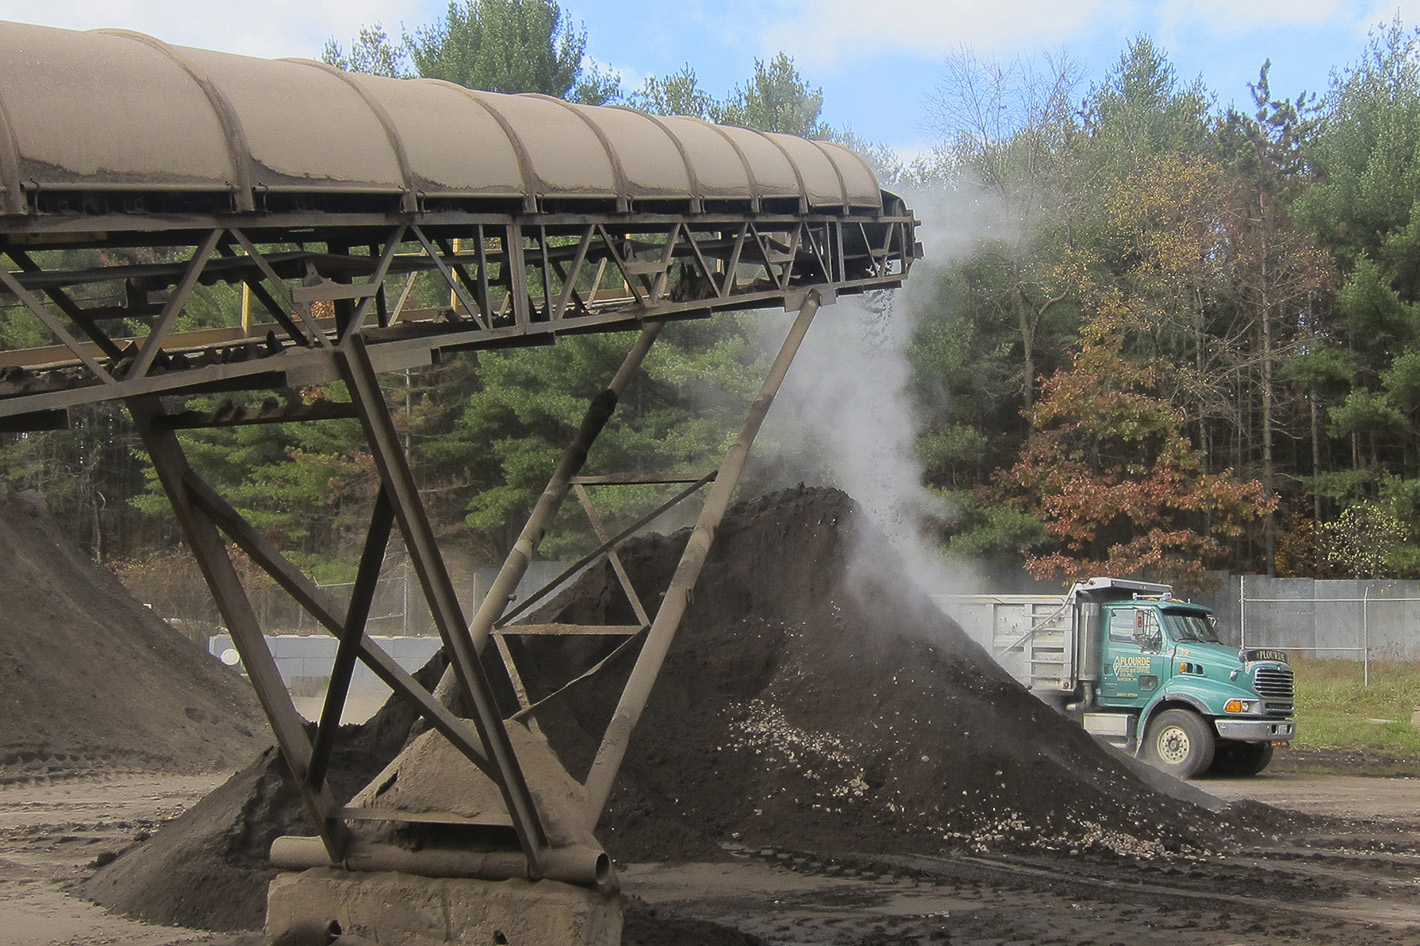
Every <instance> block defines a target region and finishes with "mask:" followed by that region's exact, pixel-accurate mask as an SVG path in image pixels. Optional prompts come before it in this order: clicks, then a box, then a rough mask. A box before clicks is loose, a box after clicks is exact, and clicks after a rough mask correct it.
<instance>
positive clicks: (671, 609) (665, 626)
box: [586, 289, 821, 824]
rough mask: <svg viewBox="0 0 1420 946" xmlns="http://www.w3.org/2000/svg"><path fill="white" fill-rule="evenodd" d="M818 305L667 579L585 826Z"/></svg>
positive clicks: (592, 784) (593, 787) (596, 776)
mask: <svg viewBox="0 0 1420 946" xmlns="http://www.w3.org/2000/svg"><path fill="white" fill-rule="evenodd" d="M820 302H821V297H820V295H819V293H818V290H816V289H815V290H810V291H809V294H808V296H807V297H806V298H805V300H804V303H803V306H802V307H801V308H800V309H799V316H798V318H796V319H795V320H794V324H793V326H792V327H791V328H790V329H789V334H788V336H786V337H785V339H784V343H783V345H781V346H780V348H779V354H778V356H777V357H776V358H775V359H774V364H773V365H771V366H770V369H769V375H768V377H766V378H765V379H764V384H763V385H762V386H761V387H760V389H759V396H758V397H756V398H755V400H754V403H753V404H751V405H750V407H749V411H748V412H747V413H746V415H745V419H744V423H743V424H742V425H741V426H740V432H739V436H738V437H737V438H736V439H735V442H734V443H733V444H732V445H731V446H730V449H729V450H727V451H726V452H725V458H724V460H722V461H721V463H720V471H719V473H717V474H716V476H715V483H714V485H713V486H712V487H711V488H710V495H709V496H707V497H706V499H705V506H704V508H702V509H701V510H700V518H699V519H698V520H697V521H696V523H695V530H694V531H693V532H692V533H691V535H690V541H689V542H687V543H686V546H685V552H684V553H683V554H682V555H681V559H680V564H679V565H678V566H677V567H676V571H675V575H674V576H673V577H672V578H671V583H670V587H669V588H667V589H666V595H665V598H664V599H662V601H661V606H660V608H659V609H658V610H657V611H656V619H655V620H654V621H653V622H652V623H651V629H650V631H649V632H648V633H647V636H646V643H645V645H644V646H643V647H642V648H641V654H640V656H638V657H637V659H636V666H635V667H633V668H632V670H631V676H630V677H629V678H628V679H627V681H626V687H625V689H624V690H623V691H622V694H621V701H620V702H619V703H618V704H617V707H616V712H615V713H614V714H613V715H612V718H611V723H610V724H609V725H608V726H607V729H606V735H605V737H604V738H603V739H602V744H601V748H600V749H598V750H597V757H596V760H595V761H594V762H593V763H592V768H591V771H590V772H589V773H588V775H587V785H586V787H587V819H588V823H590V824H595V823H596V820H597V818H598V817H600V815H601V812H602V809H603V808H605V807H606V801H607V798H608V797H610V795H611V788H612V785H613V784H614V783H615V781H616V774H617V772H618V771H620V769H621V761H622V759H623V758H625V756H626V747H627V744H628V743H629V742H630V740H631V731H632V730H633V729H635V728H636V723H637V721H638V720H640V718H641V712H642V711H643V710H644V709H645V708H646V700H647V699H648V698H649V697H650V695H651V687H652V686H654V685H655V683H656V677H657V676H659V674H660V672H661V665H662V664H663V663H664V662H665V659H666V653H667V652H668V651H669V650H670V646H671V641H672V640H674V638H675V633H676V630H677V629H678V628H679V627H680V621H681V618H682V617H684V615H685V610H686V608H687V607H688V606H689V604H690V592H691V589H693V588H694V587H695V582H696V579H698V578H699V577H700V570H701V568H703V567H704V565H705V559H706V557H707V556H708V555H709V552H710V545H711V543H712V542H713V541H714V539H715V531H716V530H717V529H718V528H719V527H720V521H721V520H722V519H724V517H725V512H726V511H727V510H728V509H729V507H730V499H731V497H732V495H733V494H734V491H735V486H736V485H737V484H738V483H739V479H740V474H741V473H742V472H743V471H744V466H745V461H746V460H747V459H748V458H749V449H750V446H751V445H752V444H753V443H754V438H755V436H756V435H757V434H758V433H759V428H760V426H761V425H762V424H763V423H764V418H765V416H766V415H767V414H768V413H769V408H770V406H771V405H772V404H773V403H774V396H775V394H777V393H778V391H779V387H780V385H782V384H783V383H784V376H785V375H786V374H787V373H788V371H789V365H790V364H792V363H793V361H794V356H795V355H796V354H797V353H798V351H799V345H800V344H801V343H802V342H803V340H804V335H805V334H806V333H807V332H808V330H809V325H810V324H812V322H813V319H814V315H815V314H816V313H817V312H818V309H819V304H820Z"/></svg>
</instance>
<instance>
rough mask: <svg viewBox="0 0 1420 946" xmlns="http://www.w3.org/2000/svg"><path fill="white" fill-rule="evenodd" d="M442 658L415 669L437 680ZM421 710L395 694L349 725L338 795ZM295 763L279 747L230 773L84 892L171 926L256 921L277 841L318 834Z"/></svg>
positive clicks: (376, 766) (340, 753)
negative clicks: (371, 714) (295, 774)
mask: <svg viewBox="0 0 1420 946" xmlns="http://www.w3.org/2000/svg"><path fill="white" fill-rule="evenodd" d="M442 670H443V661H442V659H441V658H435V660H433V661H431V663H430V665H429V666H427V667H425V668H424V669H423V670H421V671H420V672H419V674H417V675H416V678H417V679H420V680H421V681H423V682H424V684H425V685H426V686H432V685H433V683H434V681H436V680H438V677H439V674H440V673H441V672H442ZM414 720H415V713H414V711H413V710H412V709H410V708H408V707H406V706H404V705H403V704H401V703H397V702H394V701H391V702H390V703H388V704H387V705H386V706H385V708H384V709H383V710H382V711H381V712H380V713H379V714H378V715H377V716H376V717H375V718H374V719H371V720H370V721H369V722H367V723H365V724H364V725H361V726H345V727H342V729H341V733H340V736H341V738H340V739H339V740H338V742H337V747H336V751H335V754H334V756H333V757H332V759H331V765H330V774H329V781H330V785H331V790H332V791H333V792H334V794H335V795H336V796H337V797H338V798H341V799H345V798H349V797H350V796H351V795H353V794H354V793H355V792H356V791H358V790H359V789H361V788H363V787H364V786H365V784H366V783H367V782H369V781H370V779H372V778H374V777H375V775H377V774H378V773H379V771H380V769H382V768H383V767H384V765H385V764H386V763H387V762H388V761H389V760H390V759H392V758H394V756H395V754H396V753H398V752H399V750H400V748H401V747H402V746H403V745H404V743H405V740H406V739H407V738H408V736H409V731H410V728H411V727H412V726H413V724H414ZM313 833H314V829H313V828H312V826H311V821H310V818H309V817H308V816H307V815H306V809H305V807H304V805H302V803H301V797H300V795H299V793H298V792H297V791H296V784H295V780H294V779H292V778H291V774H290V770H289V769H288V768H287V767H286V764H285V762H283V761H282V759H281V756H280V754H279V753H278V752H277V751H276V750H275V749H274V748H270V749H267V750H266V751H265V752H264V753H262V754H261V756H260V757H259V758H257V759H256V761H254V762H252V763H251V764H250V765H248V766H247V767H246V768H245V769H243V770H241V771H240V772H238V773H236V774H235V775H233V776H232V777H231V778H230V779H228V780H227V781H226V782H225V783H223V784H222V785H221V786H220V787H218V788H217V789H216V790H215V791H213V792H212V793H211V794H209V795H207V796H206V797H205V798H203V799H202V800H201V801H199V802H198V803H197V804H196V805H193V806H192V807H191V808H189V809H188V810H187V811H186V812H184V813H183V814H182V815H181V816H179V817H178V818H176V819H174V820H173V821H171V822H169V823H168V824H166V825H164V826H163V828H162V829H161V830H160V831H158V832H157V833H156V834H154V835H153V837H152V838H150V839H149V840H147V841H145V842H142V843H140V844H138V845H135V846H134V847H132V848H130V849H129V850H128V851H126V852H124V853H123V854H122V855H120V856H119V858H118V859H117V860H115V861H113V862H112V863H110V864H109V865H108V866H107V867H105V868H103V869H101V870H99V871H98V872H97V873H95V874H94V875H93V876H91V877H89V878H88V879H87V880H85V881H84V882H83V883H82V884H81V885H80V886H79V893H80V894H82V895H83V896H85V897H87V898H89V899H90V900H93V901H95V902H96V903H99V904H102V905H103V906H106V907H108V908H109V909H111V910H116V911H118V912H119V913H123V914H126V915H128V916H133V917H136V918H138V919H143V920H148V921H149V922H153V923H164V924H167V925H171V926H186V927H196V928H200V929H212V930H245V929H259V928H260V927H261V925H262V923H263V922H264V921H265V918H266V887H267V885H268V884H269V883H270V882H271V880H272V879H273V878H274V877H275V876H276V871H275V870H274V869H273V868H272V867H271V866H270V863H269V854H270V852H271V842H272V841H274V840H276V838H278V837H280V836H281V835H283V834H296V835H309V834H313Z"/></svg>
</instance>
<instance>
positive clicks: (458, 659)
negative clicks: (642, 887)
mask: <svg viewBox="0 0 1420 946" xmlns="http://www.w3.org/2000/svg"><path fill="white" fill-rule="evenodd" d="M336 355H337V361H338V362H339V365H340V370H341V374H342V376H343V377H344V380H345V383H346V385H347V387H348V388H349V389H350V396H351V400H352V401H353V402H354V404H355V407H356V410H357V411H358V412H359V414H360V424H361V426H362V427H363V428H364V430H365V439H366V442H367V444H368V445H369V447H370V451H371V454H372V456H373V457H374V461H375V466H376V468H377V469H378V470H379V473H380V480H381V482H382V484H383V485H384V488H385V489H386V490H387V491H388V493H389V497H390V500H391V502H392V504H393V506H394V514H395V519H396V520H397V521H398V522H399V527H400V532H401V534H402V535H403V537H404V545H405V548H406V549H407V550H408V552H409V557H410V562H411V564H412V565H413V567H414V570H415V573H416V574H417V575H418V576H419V582H420V585H421V587H422V588H423V590H424V596H425V598H426V600H427V601H428V602H429V609H430V610H431V611H432V612H433V615H434V623H435V625H436V626H437V627H438V629H439V636H440V637H441V638H442V639H443V641H444V650H445V653H446V654H447V655H448V657H449V663H450V665H451V666H452V668H453V671H454V675H455V677H456V678H457V680H458V682H459V686H460V688H461V690H462V692H463V695H464V696H466V697H467V698H468V700H469V702H470V703H471V705H472V707H473V712H474V725H475V726H476V727H477V729H478V735H479V737H480V738H481V739H482V740H483V746H484V748H485V750H486V751H487V754H488V758H489V759H490V760H491V761H492V762H493V767H494V770H495V772H496V775H497V778H496V779H495V781H496V782H497V783H498V788H499V790H500V791H501V793H502V795H503V801H504V803H505V804H506V805H507V808H508V815H509V817H510V818H511V819H512V822H513V828H514V830H515V831H516V832H517V835H518V842H519V844H521V846H522V849H523V853H524V854H525V855H526V856H527V858H528V868H529V872H530V874H531V875H533V876H540V875H541V867H540V866H539V865H540V863H541V859H542V858H543V857H544V856H545V853H546V848H547V836H546V834H545V833H544V831H543V828H542V823H541V821H540V819H539V818H538V813H537V809H536V807H535V805H534V804H533V799H532V794H531V793H530V792H529V791H528V787H527V783H526V781H525V780H524V777H523V771H522V767H521V766H520V765H519V764H518V759H517V756H516V755H515V754H514V752H513V746H512V742H511V741H510V739H509V737H508V731H507V730H506V729H505V728H504V722H503V718H502V714H501V713H499V711H498V708H497V705H496V704H495V702H494V699H493V694H492V689H491V687H490V686H489V683H488V679H487V677H486V676H485V674H484V672H483V665H482V664H481V663H480V662H479V659H478V653H477V651H476V650H475V649H474V647H473V643H472V641H471V640H470V638H469V635H468V628H467V625H466V624H465V623H464V619H463V614H462V611H461V610H460V608H459V603H458V597H457V595H456V594H455V593H454V586H453V582H452V580H451V579H450V578H449V573H448V569H447V568H446V567H445V564H444V559H443V556H442V555H441V554H440V552H439V547H438V543H437V542H436V541H435V539H434V530H433V528H432V527H431V526H430V525H429V519H428V516H427V514H426V513H425V510H424V505H423V503H422V502H421V501H420V499H419V492H418V489H417V488H416V486H415V483H414V475H413V473H412V472H411V471H410V469H409V463H408V459H407V457H406V456H405V454H404V450H403V448H402V446H401V445H400V442H399V438H398V435H397V434H396V432H395V428H394V421H393V420H392V419H391V417H390V413H389V407H388V405H387V404H386V403H385V400H384V396H383V395H382V394H381V392H380V386H379V379H378V378H377V377H376V375H375V369H374V366H373V365H372V364H371V363H370V356H369V353H368V352H367V351H366V350H365V341H364V338H363V337H362V336H360V335H358V334H355V335H350V336H348V337H347V338H346V339H345V340H344V342H343V343H342V344H341V346H340V347H339V349H337V352H336ZM514 725H517V724H514Z"/></svg>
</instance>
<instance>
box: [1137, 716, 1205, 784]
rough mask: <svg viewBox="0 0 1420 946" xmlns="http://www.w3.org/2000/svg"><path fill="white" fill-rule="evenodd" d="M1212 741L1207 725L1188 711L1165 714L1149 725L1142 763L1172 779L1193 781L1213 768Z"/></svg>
mask: <svg viewBox="0 0 1420 946" xmlns="http://www.w3.org/2000/svg"><path fill="white" fill-rule="evenodd" d="M1214 744H1215V740H1214V738H1213V733H1212V731H1211V728H1210V727H1209V725H1208V721H1207V720H1205V719H1204V718H1203V717H1202V716H1199V715H1198V714H1197V713H1194V712H1192V711H1190V710H1183V709H1171V710H1164V711H1163V712H1162V713H1160V714H1159V715H1158V716H1155V717H1154V718H1153V719H1152V720H1151V721H1150V722H1149V729H1148V732H1147V733H1146V734H1145V736H1144V747H1143V748H1144V761H1145V762H1148V763H1149V764H1150V765H1152V766H1153V767H1154V768H1156V769H1161V770H1163V771H1165V772H1167V773H1169V774H1170V775H1172V776H1173V777H1174V778H1184V779H1187V778H1193V777H1194V776H1197V775H1201V774H1203V773H1204V772H1206V771H1207V770H1208V766H1210V765H1212V764H1213V750H1214Z"/></svg>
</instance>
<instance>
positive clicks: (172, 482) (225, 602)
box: [129, 398, 349, 863]
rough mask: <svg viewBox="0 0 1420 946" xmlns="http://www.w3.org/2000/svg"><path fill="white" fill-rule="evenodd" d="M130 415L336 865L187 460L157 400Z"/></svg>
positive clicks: (298, 744) (297, 743)
mask: <svg viewBox="0 0 1420 946" xmlns="http://www.w3.org/2000/svg"><path fill="white" fill-rule="evenodd" d="M129 411H130V412H131V414H132V415H133V422H134V426H135V427H136V428H137V429H138V433H139V435H140V436H141V437H142V438H143V443H144V446H145V447H147V449H148V454H149V456H151V457H152V459H153V466H154V467H155V468H156V470H157V473H158V479H159V481H160V482H161V483H162V485H163V490H164V492H166V493H167V495H168V500H169V502H171V503H172V507H173V512H174V513H176V515H177V520H178V525H179V526H180V527H181V528H182V531H183V537H184V539H185V540H186V541H187V544H188V546H189V547H190V548H191V549H192V552H193V555H194V557H195V558H196V559H197V564H198V567H199V568H200V569H201V570H202V577H203V578H204V579H206V581H207V587H208V588H209V589H210V590H211V592H212V597H213V598H214V599H215V600H216V602H217V607H218V609H219V610H220V611H221V613H222V619H223V621H225V622H226V625H227V630H228V631H229V632H230V633H231V635H232V643H233V644H234V645H235V646H236V649H237V653H238V654H240V655H241V659H242V666H243V667H245V668H246V672H247V677H248V678H249V679H250V680H251V682H252V685H253V687H254V688H255V689H256V696H257V700H258V701H259V702H260V703H261V708H262V710H264V711H265V713H266V718H267V720H268V721H269V722H270V723H271V730H272V732H273V734H274V735H275V736H276V744H277V746H278V748H279V749H280V751H281V756H282V758H283V759H284V760H285V762H286V765H287V767H288V768H289V769H290V770H291V774H292V775H293V776H294V777H295V780H296V785H297V788H298V789H299V790H300V794H301V800H302V802H304V803H305V806H306V811H307V812H308V813H309V814H310V816H311V820H312V821H313V822H314V823H315V825H316V830H317V831H318V832H319V833H320V837H321V841H322V842H323V843H324V845H325V848H326V852H327V853H328V854H329V856H330V859H331V860H332V861H333V862H337V863H338V862H339V861H340V859H341V857H342V856H343V855H344V852H345V848H346V845H347V842H348V840H349V835H348V832H347V831H346V829H345V825H344V823H343V822H341V821H340V820H339V819H338V818H336V817H335V814H334V813H335V810H336V804H335V799H334V798H333V797H332V796H331V793H330V789H329V788H328V787H322V788H320V789H316V788H313V787H312V786H311V785H310V783H309V782H308V780H307V775H308V773H309V771H310V765H311V743H310V740H309V738H308V737H307V736H306V729H305V721H304V720H303V719H302V718H301V714H300V713H298V712H297V711H296V707H295V704H293V703H292V702H291V696H290V694H289V693H288V692H287V690H286V684H285V682H284V681H283V680H282V679H281V673H280V671H279V670H278V669H277V668H276V659H275V658H274V657H272V655H271V650H270V648H269V647H267V644H266V638H265V636H264V635H263V633H262V630H261V625H260V622H259V621H258V620H257V617H256V612H255V611H254V610H253V609H252V606H251V601H250V600H249V599H248V598H247V595H246V591H245V589H244V588H243V587H242V583H241V579H240V578H239V577H238V576H237V572H236V569H235V568H234V567H233V566H232V560H231V558H230V557H228V555H227V549H226V546H225V544H224V543H223V542H222V537H221V535H220V534H219V533H218V531H217V527H216V526H215V525H214V524H213V522H212V520H211V519H210V518H208V516H207V515H206V514H205V513H204V512H203V511H202V510H201V509H200V508H199V507H198V506H197V505H196V504H195V503H193V502H192V497H191V496H190V494H189V493H188V490H187V487H186V482H185V481H186V478H187V475H188V472H189V469H188V464H187V457H186V456H185V455H184V454H183V450H182V445H181V444H180V443H179V442H178V439H177V434H176V433H174V432H173V431H172V430H169V429H167V428H166V427H164V425H163V424H162V423H161V418H162V407H161V405H160V404H159V403H158V402H157V400H156V399H153V398H148V399H135V400H132V401H130V402H129Z"/></svg>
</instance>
